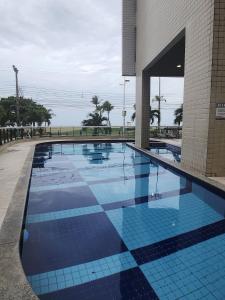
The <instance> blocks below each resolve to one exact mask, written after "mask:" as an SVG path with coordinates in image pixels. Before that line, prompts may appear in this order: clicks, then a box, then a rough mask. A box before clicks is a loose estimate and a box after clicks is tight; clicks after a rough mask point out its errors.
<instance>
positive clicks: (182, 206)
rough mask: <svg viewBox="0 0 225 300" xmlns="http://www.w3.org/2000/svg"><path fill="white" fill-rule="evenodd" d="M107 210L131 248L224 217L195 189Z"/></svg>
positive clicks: (154, 241)
mask: <svg viewBox="0 0 225 300" xmlns="http://www.w3.org/2000/svg"><path fill="white" fill-rule="evenodd" d="M106 213H107V215H108V217H109V218H110V220H111V222H112V223H113V225H114V226H115V228H116V229H117V231H118V233H119V234H120V236H121V238H122V239H123V240H124V242H125V244H126V245H127V247H128V249H130V250H133V249H136V248H140V247H143V246H146V245H149V244H154V243H156V242H159V241H162V240H165V239H168V238H170V237H173V236H176V235H179V234H182V233H184V232H188V231H191V230H194V229H197V228H200V227H203V226H205V225H207V224H211V223H213V222H216V221H219V220H222V219H223V216H222V215H220V214H219V213H217V212H216V211H215V210H214V209H212V208H211V207H210V206H208V205H206V204H205V203H204V202H203V201H201V200H200V199H199V198H197V197H195V195H193V194H192V193H189V194H185V195H181V196H176V197H171V198H167V199H162V200H158V201H155V202H149V203H144V204H140V205H136V206H134V207H126V208H123V209H116V210H111V211H107V212H106ZM159 220H160V222H159Z"/></svg>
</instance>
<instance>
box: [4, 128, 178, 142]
mask: <svg viewBox="0 0 225 300" xmlns="http://www.w3.org/2000/svg"><path fill="white" fill-rule="evenodd" d="M150 136H151V137H152V138H181V137H182V128H181V127H174V126H167V127H161V128H160V130H158V128H157V127H153V126H151V128H150ZM42 137H75V138H82V139H83V138H94V137H105V138H113V139H116V138H125V139H134V137H135V127H134V126H127V127H125V131H124V134H123V127H122V126H121V127H120V126H113V127H106V126H99V127H86V126H84V127H75V126H74V127H0V145H3V144H6V143H8V142H11V141H15V140H19V139H31V138H42Z"/></svg>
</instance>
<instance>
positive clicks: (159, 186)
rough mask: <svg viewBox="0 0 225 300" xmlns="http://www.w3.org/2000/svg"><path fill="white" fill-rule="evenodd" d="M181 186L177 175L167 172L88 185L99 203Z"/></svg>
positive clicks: (122, 199)
mask: <svg viewBox="0 0 225 300" xmlns="http://www.w3.org/2000/svg"><path fill="white" fill-rule="evenodd" d="M165 182H166V184H165ZM183 187H184V184H183V182H182V181H181V180H180V178H179V177H178V176H176V175H174V174H168V173H165V174H163V175H159V177H158V178H157V177H154V176H153V177H143V178H136V179H128V180H126V178H125V179H124V180H123V181H119V182H110V183H104V184H103V183H101V184H93V185H90V188H91V190H92V192H93V193H94V195H95V197H96V199H97V200H98V202H99V203H100V204H107V203H112V202H118V201H124V200H128V199H134V198H138V197H144V196H147V195H151V194H152V193H153V194H155V193H159V192H160V193H164V192H169V191H174V190H179V189H180V188H183Z"/></svg>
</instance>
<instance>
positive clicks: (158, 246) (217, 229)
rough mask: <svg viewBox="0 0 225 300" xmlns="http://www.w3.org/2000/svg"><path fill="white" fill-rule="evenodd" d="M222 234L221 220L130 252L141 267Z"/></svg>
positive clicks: (223, 222)
mask: <svg viewBox="0 0 225 300" xmlns="http://www.w3.org/2000/svg"><path fill="white" fill-rule="evenodd" d="M190 222H191V220H190ZM224 233H225V220H221V221H218V222H216V223H213V224H210V225H206V226H204V227H201V228H198V229H196V230H192V231H189V232H187V233H183V234H180V235H177V236H175V237H172V238H169V239H166V240H163V241H160V242H157V243H155V244H152V245H149V246H145V247H142V248H138V249H135V250H132V251H131V253H132V255H133V256H134V258H135V260H136V262H137V264H139V265H141V264H145V263H148V262H150V261H153V260H156V259H159V258H161V257H163V256H167V255H169V254H172V253H174V252H177V251H179V250H182V249H185V248H187V247H190V246H193V245H195V244H198V243H200V242H203V241H206V240H208V239H210V238H213V237H215V236H217V235H220V234H224Z"/></svg>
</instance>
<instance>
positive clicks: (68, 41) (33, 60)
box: [0, 0, 135, 124]
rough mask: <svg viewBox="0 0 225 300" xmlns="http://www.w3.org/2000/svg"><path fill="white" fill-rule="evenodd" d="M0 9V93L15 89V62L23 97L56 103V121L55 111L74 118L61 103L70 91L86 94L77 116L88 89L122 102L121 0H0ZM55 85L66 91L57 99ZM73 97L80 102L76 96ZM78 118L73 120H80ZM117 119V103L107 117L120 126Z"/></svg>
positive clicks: (131, 92)
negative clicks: (115, 109) (13, 66)
mask: <svg viewBox="0 0 225 300" xmlns="http://www.w3.org/2000/svg"><path fill="white" fill-rule="evenodd" d="M0 11H1V22H0V33H1V34H0V81H1V87H0V96H1V95H4V96H6V95H9V94H12V93H14V92H15V86H14V74H13V72H12V67H11V66H12V65H13V64H15V65H16V66H17V67H18V68H19V82H20V86H22V88H23V92H24V95H25V96H31V97H33V98H34V99H36V100H38V101H45V102H46V103H47V101H46V99H48V106H49V107H50V108H51V103H52V108H53V109H55V110H56V108H55V102H56V101H57V105H58V106H57V115H58V116H57V117H56V120H57V118H58V120H59V121H58V122H62V117H59V115H60V113H59V112H60V111H63V114H62V115H63V116H65V117H63V118H64V120H65V123H66V122H67V124H68V122H69V123H70V124H72V123H73V122H74V120H73V119H71V121H69V118H71V117H70V116H69V114H68V118H66V111H68V109H67V110H66V108H65V107H64V103H65V102H66V103H68V102H69V101H71V103H72V101H73V97H72V96H71V94H70V93H69V91H71V90H72V91H75V92H76V94H80V93H81V91H83V92H84V94H87V95H88V96H87V99H86V100H85V101H87V102H86V103H87V105H86V107H87V108H85V110H83V113H82V114H80V112H79V117H80V115H82V116H86V114H87V112H88V110H90V107H89V105H90V99H89V98H90V97H91V92H92V91H93V93H97V94H99V95H100V97H101V99H104V97H105V98H107V100H109V101H112V102H113V101H115V103H117V104H118V103H119V104H120V105H121V104H122V101H123V90H122V87H121V86H120V85H119V84H120V83H121V81H122V78H121V0H22V1H18V0H1V1H0ZM134 87H135V84H134V79H131V82H130V84H129V87H128V88H127V93H128V94H129V95H130V96H129V97H128V100H127V101H128V103H129V105H130V107H131V111H133V108H132V105H133V103H134ZM56 89H59V90H63V91H67V93H66V92H64V93H61V92H60V97H59V96H58V94H59V93H58V92H56ZM87 92H89V93H87ZM62 95H63V96H62ZM57 97H58V98H57ZM74 97H75V96H74ZM77 97H78V96H77ZM77 99H78V100H77V101H81V100H80V96H79V97H78V98H77ZM50 101H51V103H50ZM82 101H83V100H82ZM115 103H114V102H113V104H114V105H115ZM75 106H76V104H74V107H75ZM70 115H71V114H70ZM79 117H78V118H75V119H76V120H79V123H80V121H81V120H80V119H79ZM121 118H122V117H121V109H120V107H119V108H117V111H114V112H113V113H112V119H113V120H114V121H115V120H119V121H118V122H117V124H120V123H121V122H122V121H121V120H122V119H121ZM66 119H67V120H66ZM58 122H56V123H57V124H59V123H58ZM115 122H116V121H115Z"/></svg>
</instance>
